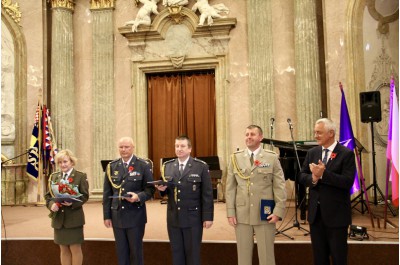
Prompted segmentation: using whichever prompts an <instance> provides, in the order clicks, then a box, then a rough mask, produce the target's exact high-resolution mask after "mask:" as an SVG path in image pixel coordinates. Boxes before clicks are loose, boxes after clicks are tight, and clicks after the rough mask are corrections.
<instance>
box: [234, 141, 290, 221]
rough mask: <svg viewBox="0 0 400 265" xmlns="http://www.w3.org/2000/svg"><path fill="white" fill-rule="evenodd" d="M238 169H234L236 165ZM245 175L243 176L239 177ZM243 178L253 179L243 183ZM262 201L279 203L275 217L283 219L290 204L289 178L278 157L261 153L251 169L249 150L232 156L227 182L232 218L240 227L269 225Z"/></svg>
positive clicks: (268, 153)
mask: <svg viewBox="0 0 400 265" xmlns="http://www.w3.org/2000/svg"><path fill="white" fill-rule="evenodd" d="M234 161H235V163H236V164H237V167H235V166H234V163H233V162H234ZM239 173H241V174H239ZM240 175H242V176H245V177H249V180H246V179H243V178H241V177H240ZM261 199H268V200H274V201H275V209H274V211H273V214H274V215H276V216H279V217H281V218H282V217H283V214H284V211H285V203H286V189H285V177H284V175H283V171H282V167H281V164H280V162H279V159H278V156H277V155H276V153H274V152H272V151H268V150H263V149H261V151H260V152H259V154H257V155H256V156H255V157H254V164H253V166H251V164H250V157H249V154H248V152H247V150H246V151H245V150H241V151H238V152H236V153H234V154H233V155H232V156H231V160H230V162H229V167H228V176H227V179H226V210H227V216H228V217H236V220H237V222H238V223H242V224H249V225H260V224H266V223H267V222H266V221H261V216H260V204H261Z"/></svg>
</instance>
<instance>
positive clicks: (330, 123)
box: [315, 118, 336, 135]
mask: <svg viewBox="0 0 400 265" xmlns="http://www.w3.org/2000/svg"><path fill="white" fill-rule="evenodd" d="M319 123H323V124H324V125H325V129H327V130H328V131H333V134H334V135H336V124H335V123H334V122H333V121H332V120H330V119H328V118H322V119H319V120H317V121H316V122H315V125H317V124H319Z"/></svg>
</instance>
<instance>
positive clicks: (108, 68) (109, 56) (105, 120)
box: [91, 0, 116, 199]
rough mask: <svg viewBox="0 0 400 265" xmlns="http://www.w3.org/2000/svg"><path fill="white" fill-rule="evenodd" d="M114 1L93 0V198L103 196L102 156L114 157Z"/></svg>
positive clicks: (106, 157) (103, 157)
mask: <svg viewBox="0 0 400 265" xmlns="http://www.w3.org/2000/svg"><path fill="white" fill-rule="evenodd" d="M113 3H114V1H113V0H111V1H91V12H92V18H93V20H92V23H93V26H92V29H93V31H92V32H93V33H92V41H93V47H92V52H93V66H92V90H93V93H92V95H93V109H92V111H93V113H92V116H93V128H92V132H93V134H92V156H93V157H92V161H93V162H92V163H93V164H92V169H93V171H92V172H93V184H92V190H91V193H92V195H91V199H101V198H102V194H103V182H104V173H103V169H102V167H101V164H100V161H101V160H111V159H114V156H115V155H114V154H115V150H116V143H115V142H114V141H113V139H114V138H115V137H114V135H115V124H114V120H115V118H114V39H113V36H114V35H113V27H114V19H113V12H114V4H113Z"/></svg>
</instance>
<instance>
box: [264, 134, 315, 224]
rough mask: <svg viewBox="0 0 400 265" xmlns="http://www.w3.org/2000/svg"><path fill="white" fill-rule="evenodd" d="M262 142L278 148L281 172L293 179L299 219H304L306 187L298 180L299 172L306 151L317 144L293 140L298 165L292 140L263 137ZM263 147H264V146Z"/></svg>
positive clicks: (286, 177) (287, 177)
mask: <svg viewBox="0 0 400 265" xmlns="http://www.w3.org/2000/svg"><path fill="white" fill-rule="evenodd" d="M261 142H262V143H263V144H268V145H270V146H273V147H276V148H278V149H279V161H280V162H281V166H282V170H283V174H284V176H285V179H286V180H288V179H290V180H292V181H295V188H296V207H298V209H300V219H301V220H305V216H306V207H307V202H306V188H305V187H304V186H303V185H302V184H300V183H299V182H298V177H299V173H300V170H301V167H302V165H303V162H304V159H305V157H306V154H307V151H308V150H310V149H311V148H313V147H315V146H317V143H316V142H314V141H309V142H303V141H299V142H295V145H296V149H297V155H298V156H299V162H300V166H299V164H298V162H297V158H296V153H295V149H294V146H293V142H285V141H280V140H274V139H267V138H264V139H262V141H261ZM264 148H265V147H264Z"/></svg>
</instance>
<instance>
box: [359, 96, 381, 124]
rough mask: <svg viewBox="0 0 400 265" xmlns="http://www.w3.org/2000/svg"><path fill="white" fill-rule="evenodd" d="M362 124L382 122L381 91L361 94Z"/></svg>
mask: <svg viewBox="0 0 400 265" xmlns="http://www.w3.org/2000/svg"><path fill="white" fill-rule="evenodd" d="M360 110H361V122H365V123H367V122H380V121H381V120H382V112H381V93H380V92H379V91H372V92H361V93H360Z"/></svg>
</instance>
